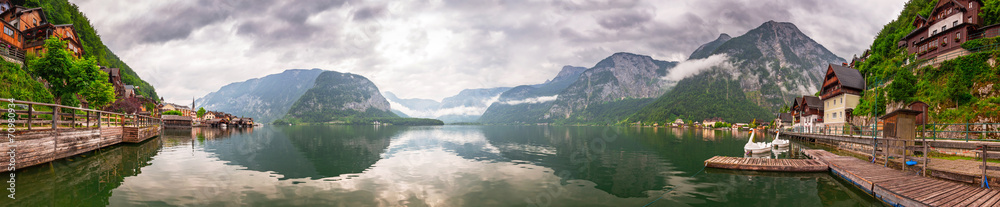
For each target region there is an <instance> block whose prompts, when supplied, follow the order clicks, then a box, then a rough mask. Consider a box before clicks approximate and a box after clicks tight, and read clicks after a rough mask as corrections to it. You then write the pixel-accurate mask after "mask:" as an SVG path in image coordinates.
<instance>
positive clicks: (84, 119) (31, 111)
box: [0, 99, 162, 130]
mask: <svg viewBox="0 0 1000 207" xmlns="http://www.w3.org/2000/svg"><path fill="white" fill-rule="evenodd" d="M0 102H8V103H11V104H23V105H27V110H14V109H16V108H18V107H13V108H11V109H10V110H11V111H13V113H14V114H17V115H18V116H19V117H20V115H27V118H18V120H15V121H14V122H13V123H14V124H21V125H22V126H24V127H25V128H27V130H32V128H33V127H34V125H36V124H37V125H40V126H45V125H49V126H48V127H47V128H50V129H59V128H60V127H59V126H60V125H69V128H77V127H78V126H82V127H85V128H90V127H93V126H95V125H94V124H96V126H97V128H100V127H101V126H102V125H104V126H120V127H148V126H159V125H161V122H162V121H161V120H160V118H156V117H151V116H145V115H138V114H123V113H115V112H108V111H101V110H95V109H88V108H81V107H71V106H64V105H59V104H50V103H39V102H32V101H21V100H14V99H0ZM34 106H46V107H51V108H52V111H36V110H35V107H34ZM62 109H69V110H73V113H65V112H62ZM81 111H82V112H83V113H82V114H77V112H81ZM5 112H6V111H5ZM36 115H50V116H51V118H50V119H47V118H35V116H36ZM67 118H68V121H66V120H64V119H67ZM92 118H96V120H94V119H92Z"/></svg>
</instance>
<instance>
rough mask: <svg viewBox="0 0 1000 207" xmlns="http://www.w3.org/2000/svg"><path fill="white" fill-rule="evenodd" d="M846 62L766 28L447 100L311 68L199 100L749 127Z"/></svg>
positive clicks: (273, 113) (281, 110)
mask: <svg viewBox="0 0 1000 207" xmlns="http://www.w3.org/2000/svg"><path fill="white" fill-rule="evenodd" d="M842 62H844V59H843V58H840V57H837V56H836V55H834V54H833V53H832V52H830V51H829V50H827V49H826V48H825V47H823V46H822V45H820V44H819V43H817V42H815V41H814V40H812V39H811V38H809V37H808V36H806V35H805V34H803V33H802V32H801V31H799V29H798V28H797V27H796V26H795V25H793V24H791V23H781V22H774V21H768V22H765V23H763V24H762V25H760V26H759V27H757V28H754V29H752V30H750V31H748V32H747V33H745V34H743V35H740V36H737V37H731V36H729V35H728V34H720V35H719V36H718V37H717V38H716V39H715V40H713V41H710V42H708V43H705V44H703V45H702V46H700V47H698V48H697V49H696V50H695V51H693V52H692V53H691V55H690V56H689V59H688V60H685V61H680V62H678V61H663V60H656V59H653V58H652V57H650V56H646V55H640V54H633V53H626V52H619V53H615V54H612V55H611V56H609V57H607V58H604V59H603V60H601V61H599V62H598V63H597V64H595V65H594V66H593V67H590V68H583V67H574V66H564V67H562V68H561V69H560V72H559V73H558V75H556V76H555V77H554V78H552V79H551V80H548V81H545V82H543V83H538V84H533V85H520V86H516V87H512V88H510V87H497V88H481V89H466V90H463V91H461V92H459V93H458V94H456V95H455V96H451V97H448V98H445V99H443V100H442V101H441V102H438V101H435V100H430V99H403V98H399V97H398V96H397V95H396V94H393V93H391V92H385V93H379V92H378V89H377V87H375V85H374V83H371V81H368V79H366V78H364V77H362V76H360V75H354V74H347V73H337V72H332V71H322V70H318V69H314V70H289V71H285V72H283V73H281V74H275V75H269V76H266V77H263V78H260V79H251V80H248V81H244V82H239V83H233V84H230V85H227V86H225V87H223V88H222V89H220V90H219V91H217V92H213V93H210V94H209V95H206V96H205V97H203V98H201V99H198V105H203V106H208V107H215V108H212V110H222V111H229V112H231V113H234V114H236V115H246V116H251V117H258V118H259V119H260V120H261V122H267V121H270V120H274V119H277V118H280V117H284V116H287V117H292V118H306V117H303V115H304V114H300V113H322V114H328V113H333V114H337V115H336V116H361V117H368V116H376V117H395V116H397V115H398V116H403V117H421V118H435V119H440V120H443V121H445V122H448V123H454V122H477V121H478V122H482V123H488V124H519V123H520V124H530V123H557V124H621V123H631V122H636V121H643V122H670V121H672V120H673V119H676V118H682V119H686V120H701V119H706V118H712V117H720V118H723V119H725V120H727V121H730V122H749V121H751V120H752V119H768V118H770V117H771V112H774V111H777V109H778V108H780V107H781V106H782V105H785V104H788V103H786V100H789V99H791V97H795V96H800V95H806V94H813V93H814V92H815V91H817V90H818V87H819V85H820V84H821V80H822V78H823V71H824V69H825V68H826V66H827V65H828V64H840V63H842ZM320 73H322V74H326V75H321V74H320ZM288 83H293V84H288ZM310 91H315V92H314V93H313V92H310ZM383 95H384V96H383ZM331 104H332V105H331ZM227 107H229V108H227ZM292 108H294V109H293V110H290V109H292ZM329 110H333V111H329ZM352 111H353V112H352ZM292 112H294V113H292ZM286 114H288V115H286ZM329 118H331V117H329V116H328V117H312V118H306V119H308V120H312V121H323V120H327V119H329Z"/></svg>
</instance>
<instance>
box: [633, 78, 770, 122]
mask: <svg viewBox="0 0 1000 207" xmlns="http://www.w3.org/2000/svg"><path fill="white" fill-rule="evenodd" d="M727 76H728V75H725V74H722V73H721V72H718V71H714V72H713V71H706V72H703V73H701V74H698V75H695V76H692V77H689V78H685V79H683V80H681V81H680V82H679V83H678V84H677V86H676V87H674V89H673V90H671V91H670V92H667V94H664V95H663V96H661V97H660V98H659V99H657V100H656V101H654V102H653V103H650V104H649V105H647V106H646V107H644V108H642V109H640V110H639V111H638V112H636V113H635V114H634V115H632V117H631V118H630V120H632V121H633V122H634V121H642V122H656V121H664V120H667V121H670V120H674V119H676V118H678V117H681V118H683V119H685V120H704V119H707V118H712V117H720V118H722V119H724V120H727V121H732V122H749V121H751V120H753V119H754V118H767V117H773V115H771V112H769V111H768V110H766V109H764V108H763V107H760V106H759V105H757V104H756V103H754V102H752V101H750V100H749V99H748V98H747V97H746V95H745V94H744V93H743V90H742V87H740V83H739V80H734V79H730V78H729V77H727Z"/></svg>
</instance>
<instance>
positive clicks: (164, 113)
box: [163, 110, 182, 116]
mask: <svg viewBox="0 0 1000 207" xmlns="http://www.w3.org/2000/svg"><path fill="white" fill-rule="evenodd" d="M163 115H178V116H180V115H182V113H181V112H180V111H177V110H171V111H166V112H163Z"/></svg>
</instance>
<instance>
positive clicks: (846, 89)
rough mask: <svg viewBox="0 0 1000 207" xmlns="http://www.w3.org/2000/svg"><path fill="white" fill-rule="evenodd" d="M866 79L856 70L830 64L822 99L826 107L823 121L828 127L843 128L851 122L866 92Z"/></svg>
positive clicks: (824, 80) (821, 95) (824, 82)
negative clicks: (852, 114) (855, 109)
mask: <svg viewBox="0 0 1000 207" xmlns="http://www.w3.org/2000/svg"><path fill="white" fill-rule="evenodd" d="M865 84H866V83H865V78H864V77H862V76H861V72H859V71H858V70H856V69H854V68H848V67H844V66H840V65H835V64H830V66H829V67H827V69H826V77H825V78H824V79H823V89H822V90H821V91H822V93H821V94H820V99H822V100H823V106H825V109H826V110H825V111H824V117H825V120H824V121H823V123H824V126H827V127H842V126H844V125H845V123H847V122H848V121H849V118H850V111H853V110H854V108H855V107H857V106H858V103H859V101H860V99H861V94H862V92H863V91H864V90H865Z"/></svg>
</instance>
